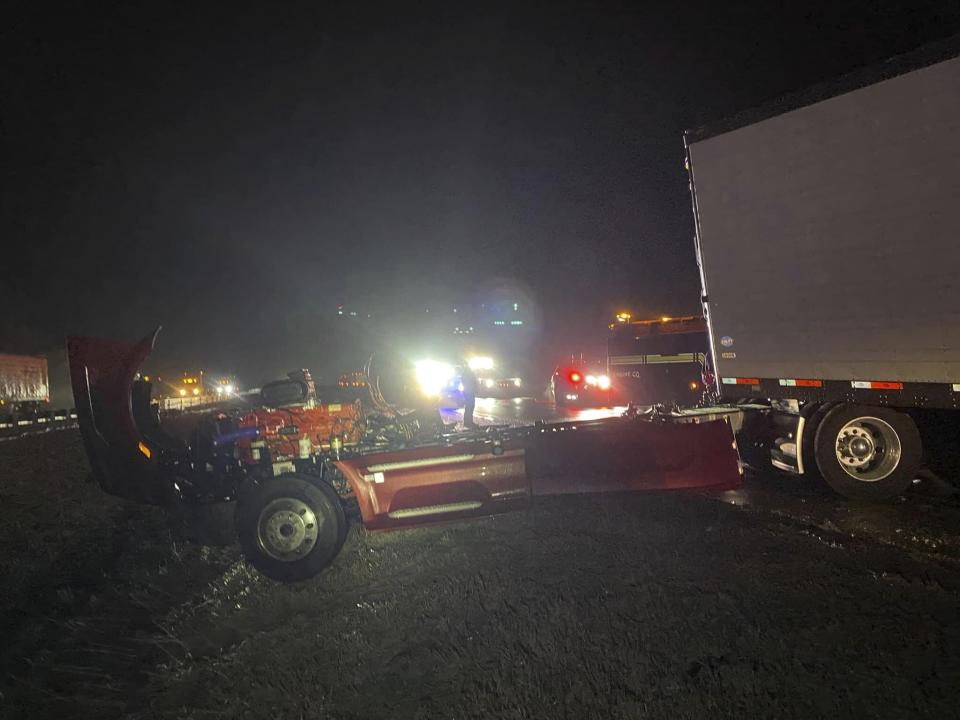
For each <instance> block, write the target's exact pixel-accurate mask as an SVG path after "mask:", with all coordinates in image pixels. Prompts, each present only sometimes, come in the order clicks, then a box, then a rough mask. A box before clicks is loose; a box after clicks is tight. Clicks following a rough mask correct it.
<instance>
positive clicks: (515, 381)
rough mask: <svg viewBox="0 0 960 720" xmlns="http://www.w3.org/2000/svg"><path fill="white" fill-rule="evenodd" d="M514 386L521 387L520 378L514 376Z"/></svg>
mask: <svg viewBox="0 0 960 720" xmlns="http://www.w3.org/2000/svg"><path fill="white" fill-rule="evenodd" d="M513 386H514V387H520V378H514V379H513Z"/></svg>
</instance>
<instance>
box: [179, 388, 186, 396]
mask: <svg viewBox="0 0 960 720" xmlns="http://www.w3.org/2000/svg"><path fill="white" fill-rule="evenodd" d="M186 394H187V391H186V390H184V389H183V388H180V397H183V396H184V395H186Z"/></svg>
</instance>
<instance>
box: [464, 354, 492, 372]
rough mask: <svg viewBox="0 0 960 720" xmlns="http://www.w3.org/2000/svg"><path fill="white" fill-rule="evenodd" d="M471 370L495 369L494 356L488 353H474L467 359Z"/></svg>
mask: <svg viewBox="0 0 960 720" xmlns="http://www.w3.org/2000/svg"><path fill="white" fill-rule="evenodd" d="M467 365H469V366H470V369H471V370H493V358H492V357H487V356H486V355H474V356H473V357H472V358H470V359H469V360H467Z"/></svg>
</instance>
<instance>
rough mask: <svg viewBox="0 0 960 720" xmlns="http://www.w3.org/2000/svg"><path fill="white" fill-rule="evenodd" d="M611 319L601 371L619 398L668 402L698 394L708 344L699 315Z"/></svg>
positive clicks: (706, 364) (686, 400) (682, 402)
mask: <svg viewBox="0 0 960 720" xmlns="http://www.w3.org/2000/svg"><path fill="white" fill-rule="evenodd" d="M617 319H618V322H615V323H612V324H611V325H610V335H609V336H608V337H607V375H608V376H609V377H610V380H611V382H612V384H613V387H614V388H616V392H617V397H618V398H619V399H620V400H621V401H622V402H632V403H634V404H637V405H658V404H662V405H666V406H668V407H669V406H673V405H680V406H682V405H691V404H694V403H696V402H697V401H698V400H700V399H701V398H702V397H703V394H704V380H705V378H708V377H709V360H708V357H707V354H708V353H707V349H708V347H709V344H708V341H707V324H706V322H705V321H704V319H703V318H702V317H699V316H688V317H663V318H657V319H655V320H632V319H631V318H630V317H629V316H628V315H625V314H621V315H620V316H618V318H617Z"/></svg>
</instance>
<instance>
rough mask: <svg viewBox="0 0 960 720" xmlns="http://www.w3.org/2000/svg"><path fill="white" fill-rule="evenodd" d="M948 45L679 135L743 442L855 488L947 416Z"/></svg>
mask: <svg viewBox="0 0 960 720" xmlns="http://www.w3.org/2000/svg"><path fill="white" fill-rule="evenodd" d="M958 46H960V43H958V42H957V41H956V40H952V41H948V42H946V43H943V44H940V45H937V46H931V47H927V48H924V49H922V50H920V51H918V52H916V53H912V54H910V55H907V56H902V57H898V58H895V59H893V60H890V61H888V62H886V63H884V64H883V65H881V66H879V67H877V68H872V69H869V70H865V71H863V72H859V73H856V74H853V75H850V76H846V77H844V78H842V79H840V80H839V81H837V82H835V83H832V84H829V85H825V86H821V87H816V88H813V89H811V90H809V91H807V92H804V93H801V94H799V95H796V96H794V97H790V98H786V99H783V100H782V101H780V102H778V103H777V104H776V105H774V106H770V107H765V108H762V109H760V110H758V111H756V112H753V113H747V114H743V115H740V116H737V117H734V118H732V119H730V120H729V121H727V122H723V123H719V124H717V125H715V126H712V127H704V128H701V129H698V130H695V131H692V132H688V133H687V134H686V138H685V139H686V147H687V162H688V168H689V172H690V187H691V192H692V196H693V209H694V216H695V223H696V239H697V256H698V262H699V265H700V271H701V280H702V290H703V297H702V300H703V307H704V311H705V316H706V319H707V323H708V327H709V337H710V345H711V351H712V358H713V361H714V363H715V365H714V369H715V373H716V378H717V389H718V392H719V394H720V397H721V399H722V400H724V401H727V402H736V403H739V404H740V405H741V406H742V407H743V408H744V417H743V420H744V426H743V428H744V429H743V431H742V433H741V435H742V436H743V437H744V438H746V439H747V441H748V444H749V446H750V447H745V444H744V442H741V452H743V453H749V452H750V451H751V449H752V450H759V451H761V452H762V453H763V454H765V455H767V456H768V457H769V458H770V460H771V461H772V462H773V464H774V465H775V466H777V467H778V468H781V469H784V470H788V471H791V472H796V473H801V474H803V473H810V472H818V473H819V474H821V475H822V476H823V477H824V479H825V480H826V481H827V482H828V483H829V484H830V485H831V486H832V487H833V488H834V489H835V490H837V491H839V492H840V493H842V494H844V495H846V496H848V497H852V498H861V499H879V498H884V497H889V496H892V495H896V494H899V493H900V492H902V491H903V490H905V489H906V488H907V486H908V485H909V484H910V483H911V481H912V479H913V478H914V477H915V476H916V473H917V471H918V469H919V468H920V467H921V463H922V461H923V456H924V446H925V444H927V443H928V440H930V439H931V435H930V433H932V432H933V429H932V428H934V427H937V428H939V429H940V431H943V430H944V429H946V430H947V431H951V428H952V429H953V430H955V429H956V427H957V423H958V422H960V415H958V414H957V413H956V410H957V408H960V213H958V212H957V206H958V202H960V57H958V54H960V47H958ZM931 417H933V418H935V422H931V420H930V419H931ZM927 447H928V449H929V447H930V445H929V444H927ZM955 451H956V448H954V452H955Z"/></svg>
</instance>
